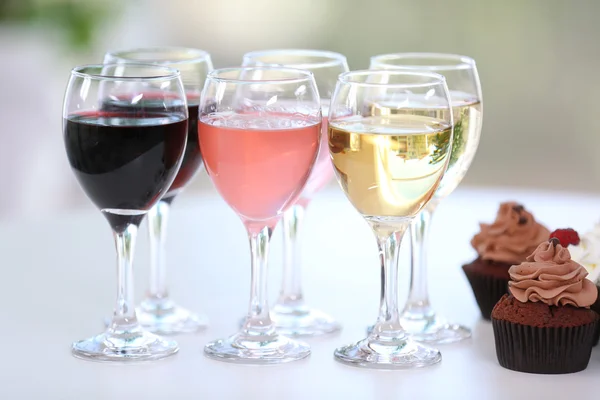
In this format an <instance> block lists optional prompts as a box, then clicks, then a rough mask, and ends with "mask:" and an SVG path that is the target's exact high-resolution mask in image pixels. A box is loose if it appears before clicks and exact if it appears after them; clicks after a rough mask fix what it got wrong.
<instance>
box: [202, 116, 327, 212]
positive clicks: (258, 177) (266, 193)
mask: <svg viewBox="0 0 600 400" xmlns="http://www.w3.org/2000/svg"><path fill="white" fill-rule="evenodd" d="M320 134H321V124H320V123H314V122H313V121H309V120H306V119H302V118H301V117H298V116H294V115H285V116H282V115H281V114H272V115H270V116H268V117H264V116H260V117H258V116H256V115H249V114H238V115H234V116H230V117H228V118H227V119H224V118H223V117H222V116H219V115H217V116H213V115H211V116H206V117H203V118H201V119H200V121H199V123H198V137H199V142H200V151H201V153H202V158H203V159H204V164H205V166H206V170H207V171H208V174H209V175H210V177H211V179H212V181H213V183H214V185H215V187H216V188H217V190H218V191H219V193H220V194H221V196H222V197H223V199H224V200H225V201H226V202H227V204H229V206H230V207H231V208H233V209H234V210H235V211H236V212H237V213H238V214H239V215H240V217H241V218H242V219H243V220H244V221H246V222H248V221H267V220H271V219H273V218H274V217H276V216H278V215H280V214H281V213H282V212H283V211H285V209H287V208H288V207H289V206H290V205H292V204H294V203H295V202H296V201H297V200H298V197H299V196H300V193H301V192H302V190H303V189H304V186H305V184H306V182H307V180H308V177H309V174H310V172H311V169H312V167H313V165H314V163H315V160H316V158H317V152H318V149H319V136H320Z"/></svg>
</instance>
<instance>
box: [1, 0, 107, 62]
mask: <svg viewBox="0 0 600 400" xmlns="http://www.w3.org/2000/svg"><path fill="white" fill-rule="evenodd" d="M113 8H114V4H113V2H112V1H106V0H104V1H95V0H87V1H86V0H80V1H78V0H0V23H20V24H32V25H40V26H42V27H49V28H53V29H57V30H59V31H60V32H62V33H63V34H64V36H65V40H66V42H67V44H68V45H69V46H71V47H73V48H74V49H75V50H77V49H85V48H86V47H87V46H89V45H90V43H91V42H92V39H93V36H94V33H95V32H96V30H97V28H98V26H100V25H101V24H102V23H103V22H104V21H105V19H106V18H107V17H108V16H109V15H111V13H112V12H114V10H113Z"/></svg>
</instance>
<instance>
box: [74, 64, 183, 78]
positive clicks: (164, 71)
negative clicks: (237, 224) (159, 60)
mask: <svg viewBox="0 0 600 400" xmlns="http://www.w3.org/2000/svg"><path fill="white" fill-rule="evenodd" d="M106 67H115V68H116V67H121V68H136V67H137V68H140V69H141V68H144V69H148V68H151V69H154V70H156V74H146V75H139V76H116V75H114V74H104V73H90V72H86V71H87V70H100V71H102V69H103V68H106ZM71 75H72V76H76V77H79V78H87V79H96V80H106V81H138V82H140V81H160V80H170V79H177V78H179V76H180V73H179V70H177V69H174V68H169V67H165V66H162V65H158V64H144V63H127V64H86V65H78V66H76V67H74V68H73V69H72V70H71Z"/></svg>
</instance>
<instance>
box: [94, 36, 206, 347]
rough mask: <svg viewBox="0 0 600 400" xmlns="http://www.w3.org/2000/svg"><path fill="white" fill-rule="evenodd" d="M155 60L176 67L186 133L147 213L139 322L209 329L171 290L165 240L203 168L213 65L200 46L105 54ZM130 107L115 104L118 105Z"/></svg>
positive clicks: (112, 58) (117, 59)
mask: <svg viewBox="0 0 600 400" xmlns="http://www.w3.org/2000/svg"><path fill="white" fill-rule="evenodd" d="M139 62H144V63H152V64H159V65H164V66H167V67H171V68H175V69H177V70H179V72H180V73H181V80H182V82H183V86H184V89H185V94H186V98H187V102H188V112H189V122H188V137H187V145H186V148H185V154H184V156H183V162H182V164H181V168H180V169H179V172H178V173H177V176H176V177H175V180H174V181H173V184H171V187H170V188H169V191H168V192H167V194H166V195H165V197H163V198H162V199H161V200H160V201H159V202H158V203H157V204H156V205H155V206H154V207H152V209H151V210H150V211H149V212H148V233H149V234H150V284H149V287H148V291H147V292H146V297H145V298H144V300H143V301H142V302H141V304H140V305H139V307H138V308H137V315H138V320H139V321H140V324H142V326H143V327H144V328H146V329H147V330H149V331H150V332H154V333H159V334H162V335H169V334H176V333H184V332H193V331H197V330H199V329H202V328H205V327H206V326H207V324H208V320H207V318H206V317H204V316H200V315H198V314H195V313H193V312H191V311H189V310H187V309H185V308H184V307H181V306H179V305H178V304H177V303H176V302H175V301H174V300H173V299H172V298H171V296H170V295H169V291H168V289H167V257H166V238H167V222H168V218H169V211H170V209H171V204H172V203H173V200H175V197H176V196H177V195H178V194H179V193H181V192H182V191H183V189H184V188H185V186H186V185H187V184H188V183H190V182H191V181H192V179H193V177H194V176H195V175H196V172H198V171H199V170H200V169H201V168H202V157H201V156H200V148H199V147H198V102H199V101H200V93H201V92H202V88H203V87H204V81H205V80H206V75H207V74H208V73H209V72H210V71H211V70H212V69H213V66H212V61H211V58H210V55H209V54H208V53H207V52H205V51H203V50H198V49H190V48H185V47H157V48H139V49H130V50H123V51H111V52H108V53H106V54H105V56H104V63H106V64H108V63H115V64H127V63H139ZM155 100H159V101H158V102H157V101H154V104H153V103H152V102H151V100H149V101H148V102H146V104H145V106H146V108H150V107H154V106H159V107H160V105H161V103H160V99H155ZM126 107H127V105H123V104H120V103H118V102H113V108H114V109H123V108H126Z"/></svg>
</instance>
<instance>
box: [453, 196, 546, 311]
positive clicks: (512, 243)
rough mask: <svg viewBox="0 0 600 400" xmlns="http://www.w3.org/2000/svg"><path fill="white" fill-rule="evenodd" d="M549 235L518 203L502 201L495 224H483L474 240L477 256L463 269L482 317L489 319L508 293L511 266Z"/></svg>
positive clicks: (523, 259)
mask: <svg viewBox="0 0 600 400" xmlns="http://www.w3.org/2000/svg"><path fill="white" fill-rule="evenodd" d="M549 235H550V231H549V230H548V229H547V228H546V227H545V226H543V225H541V224H540V223H538V222H536V220H535V218H533V215H531V213H530V212H528V211H527V210H526V209H525V208H524V207H523V206H522V205H520V204H517V203H515V202H507V203H502V204H500V209H499V210H498V214H497V215H496V220H495V221H494V223H493V224H491V225H490V224H480V232H479V233H478V234H477V235H475V236H474V237H473V239H472V240H471V246H473V248H474V249H475V251H477V254H478V257H477V259H475V261H473V262H472V263H470V264H466V265H463V267H462V268H463V271H464V272H465V275H466V276H467V279H468V280H469V283H470V284H471V288H472V289H473V294H474V295H475V300H477V305H478V306H479V309H480V310H481V315H482V317H483V318H485V319H488V320H489V319H490V315H491V313H492V309H493V308H494V306H495V305H496V303H497V302H498V300H500V298H501V297H502V296H503V295H505V294H507V293H508V281H509V275H508V269H509V268H510V267H511V266H513V265H514V264H519V263H521V262H522V261H525V258H526V257H527V256H528V255H530V254H531V253H532V252H533V251H534V250H535V249H536V247H537V246H538V245H539V244H540V243H541V242H544V241H546V240H548V237H549Z"/></svg>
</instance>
